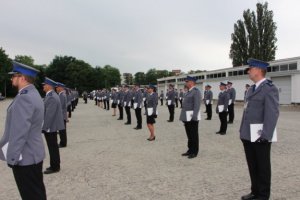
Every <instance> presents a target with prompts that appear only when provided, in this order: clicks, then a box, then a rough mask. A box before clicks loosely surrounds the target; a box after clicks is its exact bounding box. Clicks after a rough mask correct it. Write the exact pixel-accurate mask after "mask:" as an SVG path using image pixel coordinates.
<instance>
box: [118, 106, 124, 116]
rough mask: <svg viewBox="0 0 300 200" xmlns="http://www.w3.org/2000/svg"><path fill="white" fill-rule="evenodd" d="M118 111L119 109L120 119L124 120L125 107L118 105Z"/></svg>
mask: <svg viewBox="0 0 300 200" xmlns="http://www.w3.org/2000/svg"><path fill="white" fill-rule="evenodd" d="M118 109H119V118H120V119H123V107H122V106H121V104H119V105H118Z"/></svg>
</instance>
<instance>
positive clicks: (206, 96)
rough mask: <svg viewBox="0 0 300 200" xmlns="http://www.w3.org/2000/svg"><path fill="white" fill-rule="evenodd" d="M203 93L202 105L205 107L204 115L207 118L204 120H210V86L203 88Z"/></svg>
mask: <svg viewBox="0 0 300 200" xmlns="http://www.w3.org/2000/svg"><path fill="white" fill-rule="evenodd" d="M205 91H206V92H205V93H204V104H205V107H206V114H207V118H206V120H211V116H212V100H213V93H212V91H211V86H210V85H207V86H205Z"/></svg>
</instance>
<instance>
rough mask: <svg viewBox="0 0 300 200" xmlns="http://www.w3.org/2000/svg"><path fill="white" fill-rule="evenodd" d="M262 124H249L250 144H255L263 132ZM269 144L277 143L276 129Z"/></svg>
mask: <svg viewBox="0 0 300 200" xmlns="http://www.w3.org/2000/svg"><path fill="white" fill-rule="evenodd" d="M263 126H264V125H263V124H250V137H251V142H255V141H256V140H257V139H258V138H260V136H261V132H262V130H263ZM269 142H277V129H276V128H275V130H274V132H273V138H272V140H271V141H269Z"/></svg>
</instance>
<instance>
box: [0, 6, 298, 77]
mask: <svg viewBox="0 0 300 200" xmlns="http://www.w3.org/2000/svg"><path fill="white" fill-rule="evenodd" d="M257 2H264V1H257V0H214V1H212V0H51V1H46V0H27V1H25V0H9V1H8V0H0V5H1V6H0V47H2V48H3V49H4V50H5V51H6V53H7V54H8V55H9V56H10V58H14V57H15V55H30V56H32V57H33V58H34V60H35V64H47V65H48V64H49V63H50V62H51V61H52V60H53V58H54V56H55V55H62V56H64V55H68V56H73V57H76V58H77V59H81V60H84V61H85V62H87V63H89V64H91V65H92V66H93V67H95V66H104V65H107V64H109V65H111V66H114V67H117V68H118V69H119V70H120V72H121V73H124V72H129V73H133V74H134V73H136V72H139V71H142V72H147V71H148V70H149V69H151V68H156V69H166V70H172V69H181V70H182V71H184V72H188V71H190V70H214V69H221V68H228V67H231V66H232V64H231V60H230V59H229V50H230V45H231V33H232V32H233V25H234V23H235V22H236V21H237V20H238V19H241V18H242V14H243V11H244V10H246V9H250V10H256V3H257ZM268 3H269V10H273V12H274V21H275V22H276V23H277V32H276V34H277V39H278V42H277V46H278V50H277V52H276V59H283V58H290V57H296V56H300V48H299V44H300V23H299V19H300V12H299V8H300V1H299V0H284V1H283V0H270V1H269V2H268Z"/></svg>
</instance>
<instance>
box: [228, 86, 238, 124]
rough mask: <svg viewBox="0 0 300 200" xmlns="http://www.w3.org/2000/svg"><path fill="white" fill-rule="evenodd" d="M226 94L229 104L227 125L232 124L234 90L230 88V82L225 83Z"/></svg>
mask: <svg viewBox="0 0 300 200" xmlns="http://www.w3.org/2000/svg"><path fill="white" fill-rule="evenodd" d="M227 93H228V94H229V104H228V116H229V120H228V124H232V123H233V120H234V102H235V95H236V92H235V89H234V88H233V87H232V82H230V81H228V82H227Z"/></svg>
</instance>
